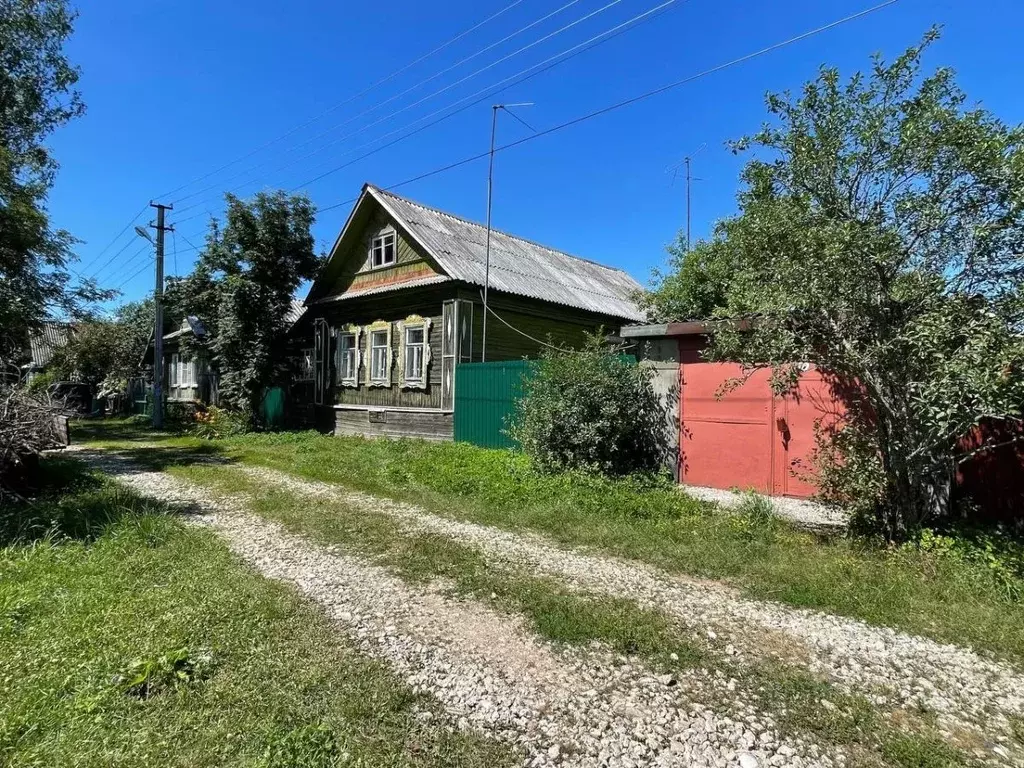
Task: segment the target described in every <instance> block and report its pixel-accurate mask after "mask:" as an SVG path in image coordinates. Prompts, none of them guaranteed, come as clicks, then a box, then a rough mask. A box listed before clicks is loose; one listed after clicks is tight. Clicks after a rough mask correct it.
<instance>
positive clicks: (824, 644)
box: [232, 465, 1024, 755]
mask: <svg viewBox="0 0 1024 768" xmlns="http://www.w3.org/2000/svg"><path fill="white" fill-rule="evenodd" d="M232 467H233V468H234V469H236V470H237V471H241V472H244V473H245V474H247V475H249V476H250V477H254V478H257V479H259V480H260V481H262V482H266V483H269V484H274V485H277V486H279V487H283V488H286V489H288V490H291V491H293V492H297V493H301V494H305V495H307V496H311V497H317V496H321V497H328V498H332V499H336V500H338V501H342V502H344V503H345V504H347V505H351V506H354V507H356V508H364V509H366V510H370V511H374V512H384V513H386V514H389V515H392V516H393V517H395V518H397V519H398V520H400V521H401V522H402V523H403V524H404V525H406V526H407V527H408V528H410V529H418V530H426V531H431V532H433V533H440V534H443V535H445V536H449V537H451V538H453V539H456V540H458V541H460V542H463V543H466V544H470V545H472V546H475V547H478V548H479V549H481V550H483V551H485V552H487V554H488V555H489V556H491V557H492V558H498V559H500V560H503V561H505V562H506V563H508V564H510V565H517V566H527V567H529V568H530V569H535V570H537V571H540V572H542V573H545V574H549V575H552V576H556V577H558V578H560V579H561V580H563V581H565V582H566V583H568V584H569V585H575V586H577V587H580V588H585V589H587V590H594V591H599V592H601V593H604V594H609V595H616V596H620V597H628V598H631V599H634V600H636V601H637V602H638V603H639V604H641V605H643V606H651V607H656V608H659V609H660V610H662V611H665V612H667V613H669V614H671V615H672V616H674V617H675V618H677V619H678V620H679V621H680V622H682V623H683V624H684V625H685V626H687V627H690V628H691V630H692V631H694V632H695V633H700V634H702V635H703V634H705V633H708V630H711V633H713V634H714V635H715V636H716V640H717V644H718V645H719V646H721V647H725V648H727V649H729V652H730V654H735V655H736V656H737V657H738V658H740V659H742V656H743V655H744V654H750V655H752V656H759V655H764V654H766V653H768V654H773V655H777V656H778V657H779V658H781V659H782V660H783V661H786V662H790V663H792V662H800V663H804V664H806V665H807V666H808V667H809V668H810V669H812V670H814V671H816V672H821V673H823V674H825V675H826V676H827V677H828V678H829V679H830V680H831V681H833V682H835V683H837V684H838V685H840V686H841V687H844V688H845V689H847V690H849V691H852V692H855V693H860V694H866V695H868V697H869V698H870V699H871V700H872V701H874V702H875V703H877V704H879V705H881V706H884V707H887V708H888V709H890V710H901V709H907V710H911V711H913V710H916V709H925V710H927V711H929V712H934V713H936V714H937V715H938V718H939V721H940V728H941V729H943V730H944V731H945V732H946V733H947V735H949V736H950V737H951V738H954V739H956V738H958V737H961V738H962V737H963V736H965V735H966V734H964V733H962V731H963V729H965V728H967V729H969V730H972V731H973V730H980V731H982V732H984V733H985V734H989V735H991V734H1002V735H1004V736H1007V737H1008V736H1009V733H1010V730H1011V726H1010V724H1009V721H1008V717H1021V716H1024V675H1022V674H1021V672H1020V670H1018V669H1015V668H1014V667H1012V666H1011V665H1009V664H1004V663H1000V662H997V661H993V660H990V659H986V658H983V657H982V656H979V655H978V654H976V653H974V652H973V651H971V650H969V649H966V648H962V647H959V646H955V645H950V644H943V643H939V642H936V641H934V640H929V639H926V638H922V637H917V636H913V635H909V634H905V633H902V632H897V631H895V630H892V629H889V628H884V627H876V626H871V625H868V624H865V623H864V622H861V621H857V620H854V619H849V618H844V617H839V616H834V615H831V614H826V613H820V612H816V611H809V610H797V609H793V608H790V607H788V606H784V605H781V604H777V603H770V602H762V601H754V600H749V599H745V598H742V597H739V596H738V595H737V594H736V593H735V592H734V591H733V590H730V589H727V588H725V587H723V586H720V585H716V584H709V583H706V582H698V581H694V580H687V579H684V578H679V577H674V576H672V575H669V574H666V573H664V572H662V571H659V570H657V569H655V568H651V567H647V566H644V565H642V564H638V563H635V562H627V561H623V560H619V559H616V558H611V557H607V556H598V555H592V554H587V553H583V552H579V551H572V550H566V549H564V548H562V547H560V546H558V545H557V544H555V543H554V542H552V541H550V540H548V539H545V538H543V537H541V536H536V535H524V534H521V533H511V532H508V531H504V530H500V529H496V528H492V527H488V526H483V525H477V524H474V523H466V522H459V521H455V520H451V519H448V518H445V517H440V516H437V515H432V514H429V513H427V512H425V511H424V510H423V509H420V508H418V507H415V506H413V505H409V504H402V503H399V502H395V501H393V500H390V499H382V498H378V497H375V496H372V495H369V494H365V493H361V492H356V491H350V490H347V489H345V488H341V487H339V486H336V485H331V484H326V483H319V482H314V481H309V480H304V479H300V478H297V477H295V476H293V475H289V474H286V473H283V472H279V471H276V470H271V469H266V468H263V467H251V466H245V465H232ZM1009 750H1014V747H1013V745H1012V743H1011V741H1010V739H1009V738H1007V744H1006V746H1003V747H998V748H997V752H996V754H1000V755H1002V754H1004V753H1007V752H1008V751H1009Z"/></svg>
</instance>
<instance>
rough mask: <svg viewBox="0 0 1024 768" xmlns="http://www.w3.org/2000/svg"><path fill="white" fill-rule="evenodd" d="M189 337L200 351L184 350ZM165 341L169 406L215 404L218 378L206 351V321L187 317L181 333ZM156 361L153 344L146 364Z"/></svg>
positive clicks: (178, 331) (165, 374) (165, 336)
mask: <svg viewBox="0 0 1024 768" xmlns="http://www.w3.org/2000/svg"><path fill="white" fill-rule="evenodd" d="M186 337H192V338H194V339H195V340H196V341H197V342H198V344H197V345H195V346H197V347H198V351H191V350H187V349H186V348H185V347H184V346H183V344H182V342H183V341H184V340H185V338H186ZM163 341H164V350H163V354H164V360H163V372H164V378H163V387H164V397H165V398H166V399H167V400H168V401H169V402H187V401H199V402H203V403H207V404H215V403H216V402H217V374H216V372H215V371H214V370H213V369H212V367H211V365H210V360H209V356H208V355H207V354H206V352H205V350H204V349H203V347H204V346H205V344H206V328H205V326H204V325H203V323H202V321H201V320H200V319H199V318H198V317H196V316H195V315H189V316H187V317H186V318H185V319H184V320H182V321H181V325H180V326H179V327H178V330H176V331H172V332H171V333H168V334H165V335H164V339H163ZM190 346H191V345H190ZM152 360H153V346H152V344H150V348H149V351H148V353H147V355H146V362H152Z"/></svg>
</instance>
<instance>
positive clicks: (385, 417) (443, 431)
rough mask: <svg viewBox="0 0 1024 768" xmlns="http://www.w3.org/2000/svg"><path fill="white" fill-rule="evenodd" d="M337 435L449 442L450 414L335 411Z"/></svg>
mask: <svg viewBox="0 0 1024 768" xmlns="http://www.w3.org/2000/svg"><path fill="white" fill-rule="evenodd" d="M334 413H335V416H334V418H335V422H334V423H335V427H334V434H336V435H365V436H367V437H419V438H424V439H427V440H451V439H452V431H453V422H452V414H451V413H446V412H443V411H396V410H380V411H374V410H372V409H368V410H364V409H347V408H339V409H335V412H334Z"/></svg>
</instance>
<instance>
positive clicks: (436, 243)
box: [364, 185, 644, 321]
mask: <svg viewBox="0 0 1024 768" xmlns="http://www.w3.org/2000/svg"><path fill="white" fill-rule="evenodd" d="M366 189H367V191H368V192H369V193H370V194H371V195H372V196H373V197H374V198H375V199H376V200H377V201H378V202H380V204H381V205H382V206H384V208H385V209H387V210H388V211H389V212H390V213H391V214H392V216H394V217H395V218H396V219H398V220H399V221H400V222H402V224H404V225H405V227H406V228H407V229H408V230H409V233H410V234H411V235H412V236H413V237H414V238H415V239H416V240H418V241H419V242H420V244H421V245H422V246H423V247H424V248H426V249H427V251H428V252H429V253H430V254H431V256H433V257H434V258H435V259H436V260H437V261H438V263H439V264H440V265H441V267H442V268H443V269H444V270H445V271H446V272H447V273H448V274H449V275H450V276H451V277H452V278H455V279H457V280H463V281H465V282H467V283H471V284H473V285H478V286H481V287H482V286H483V284H484V274H485V271H486V252H487V251H486V249H487V246H486V238H487V229H486V227H485V226H484V225H482V224H478V223H476V222H473V221H468V220H466V219H463V218H460V217H458V216H454V215H452V214H450V213H445V212H444V211H439V210H437V209H436V208H430V207H428V206H425V205H422V204H421V203H417V202H414V201H412V200H408V199H406V198H404V197H399V196H398V195H395V194H393V193H391V192H385V191H384V190H381V189H378V188H377V187H374V186H372V185H367V187H366ZM490 287H491V289H492V290H498V291H505V292H506V293H511V294H515V295H517V296H527V297H530V298H534V299H540V300H541V301H550V302H553V303H556V304H564V305H566V306H569V307H576V308H578V309H584V310H588V311H590V312H597V313H600V314H605V315H611V316H612V317H618V318H623V319H625V320H632V321H637V320H643V319H644V316H643V313H642V312H641V311H640V309H639V308H638V307H637V305H636V301H635V300H634V296H635V295H636V293H637V292H638V291H640V290H642V288H641V286H640V284H639V283H638V282H637V281H636V280H634V279H633V278H632V277H630V276H629V275H628V274H626V273H625V272H623V271H622V270H620V269H613V268H612V267H606V266H604V265H602V264H598V263H597V262H594V261H589V260H587V259H582V258H580V257H578V256H572V255H571V254H568V253H563V252H562V251H556V250H554V249H553V248H548V247H547V246H544V245H540V244H539V243H534V242H531V241H529V240H524V239H523V238H521V237H516V236H515V235H510V234H508V233H506V232H501V231H499V230H496V229H493V228H492V229H491V269H490ZM364 295H365V294H364Z"/></svg>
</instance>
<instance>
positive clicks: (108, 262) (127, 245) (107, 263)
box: [92, 240, 146, 279]
mask: <svg viewBox="0 0 1024 768" xmlns="http://www.w3.org/2000/svg"><path fill="white" fill-rule="evenodd" d="M135 242H136V241H135V240H127V241H126V242H125V244H124V245H122V246H121V248H120V250H118V252H117V253H115V254H114V255H113V256H111V257H110V258H109V259H107V260H106V261H105V262H104V263H103V266H101V267H100V268H99V269H97V270H96V271H95V272H93V273H92V276H93V278H95V279H98V278H99V276H100V275H101V274H102V273H103V272H104V271H105V270H106V269H107V267H109V266H110V265H111V264H113V263H114V259H116V258H117V257H118V256H120V255H121V254H122V253H124V252H125V251H126V250H128V248H130V247H131V245H132V244H133V243H135ZM145 247H146V246H145V245H143V246H142V248H140V249H139V250H138V251H136V252H135V253H133V254H132V255H131V256H130V257H129V259H128V261H132V260H133V259H134V258H135V257H136V256H138V255H139V254H140V253H141V252H142V250H143V249H144V248H145Z"/></svg>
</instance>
